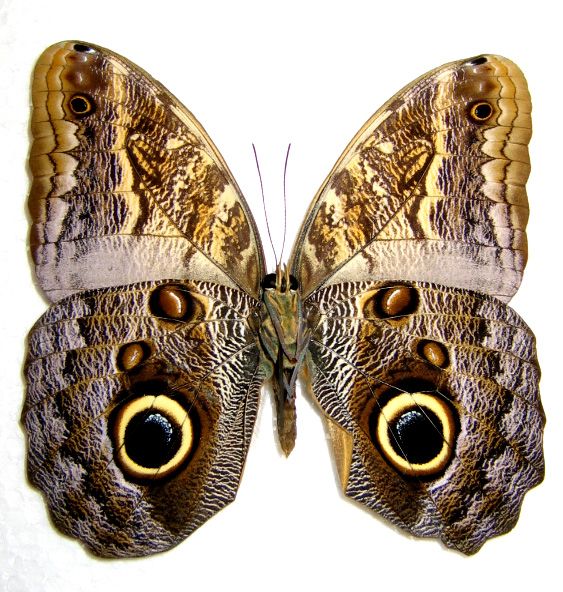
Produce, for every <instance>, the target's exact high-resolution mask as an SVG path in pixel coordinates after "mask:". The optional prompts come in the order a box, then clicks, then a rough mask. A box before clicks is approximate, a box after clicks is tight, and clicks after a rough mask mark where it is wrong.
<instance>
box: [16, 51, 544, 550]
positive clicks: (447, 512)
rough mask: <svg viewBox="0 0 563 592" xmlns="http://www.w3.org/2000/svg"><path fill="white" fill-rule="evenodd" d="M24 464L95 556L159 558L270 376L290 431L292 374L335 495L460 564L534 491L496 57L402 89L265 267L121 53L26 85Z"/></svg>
mask: <svg viewBox="0 0 563 592" xmlns="http://www.w3.org/2000/svg"><path fill="white" fill-rule="evenodd" d="M32 94H33V102H34V111H33V115H32V132H33V136H34V143H33V146H32V149H31V154H30V166H31V170H32V174H33V182H32V187H31V191H30V196H29V207H30V212H31V216H32V220H33V227H32V232H31V241H30V242H31V249H32V255H33V259H34V263H35V271H36V276H37V279H38V283H39V285H40V287H41V288H42V290H43V291H44V293H45V295H46V296H47V298H48V299H49V300H50V302H51V306H50V308H49V310H48V311H47V312H46V313H45V315H43V317H42V318H41V319H40V320H39V321H38V322H37V324H36V325H35V327H34V328H33V329H32V331H31V332H30V335H29V340H28V357H27V361H26V368H25V373H26V380H27V397H26V403H25V406H24V410H23V414H22V419H23V422H24V425H25V429H26V431H27V433H28V437H29V452H28V473H29V477H30V480H31V482H32V483H33V484H35V485H36V486H37V487H39V488H40V489H42V490H43V491H44V493H45V496H46V498H47V501H48V505H49V509H50V511H51V515H52V517H53V520H54V522H55V524H56V525H57V527H59V528H60V529H61V530H62V531H63V532H65V533H67V534H69V535H71V536H74V537H77V538H79V539H80V540H81V541H82V542H83V543H84V544H85V545H87V547H88V548H89V549H91V550H92V551H93V552H94V553H96V554H98V555H101V556H111V557H121V556H138V555H146V554H151V553H155V552H158V551H162V550H165V549H168V548H170V547H171V546H173V545H175V544H177V543H179V542H180V541H182V540H183V539H184V538H185V537H186V536H188V535H189V534H190V533H191V532H193V531H194V530H195V529H196V528H198V527H199V526H200V525H201V524H203V523H204V522H205V521H206V520H207V519H209V518H210V517H211V516H213V515H214V514H215V513H217V512H218V511H219V510H220V509H221V508H222V507H224V506H225V505H226V504H228V503H230V502H231V501H232V500H233V499H234V497H235V496H236V491H237V488H238V484H239V481H240V479H241V475H242V471H243V467H244V462H245V458H246V454H247V450H248V446H249V443H250V439H251V434H252V430H253V426H254V422H255V419H256V413H257V409H258V401H259V396H260V388H261V386H262V384H263V383H264V382H265V381H268V380H270V381H271V382H272V385H273V391H274V394H275V398H276V406H277V416H278V436H279V440H280V444H281V448H282V450H283V451H284V452H285V453H286V454H289V452H290V451H291V449H292V448H293V446H294V444H295V438H296V411H295V409H296V405H295V395H296V383H297V379H298V377H299V376H300V375H302V374H303V373H304V372H306V374H307V378H308V382H309V386H310V390H311V394H312V397H313V399H314V400H315V401H316V403H317V404H318V406H319V408H320V410H321V412H322V415H323V418H324V420H325V423H326V427H327V433H328V435H329V440H330V443H331V447H332V450H333V454H334V457H335V461H336V465H337V468H338V472H339V476H340V481H341V484H342V487H343V491H344V492H345V494H346V495H347V496H348V497H350V498H352V499H354V500H356V501H358V502H359V503H362V504H363V505H365V506H366V507H368V508H370V509H372V510H374V511H376V512H378V513H380V514H382V515H383V516H385V517H386V518H388V519H389V520H390V521H392V522H393V523H394V524H396V525H398V526H400V527H401V528H403V529H405V530H407V531H408V532H410V533H412V534H415V535H418V536H425V537H435V538H439V539H441V540H442V541H443V542H444V543H445V544H446V545H447V546H449V547H452V548H455V549H458V550H461V551H463V552H465V553H474V552H476V551H477V550H478V549H479V548H480V547H481V546H482V545H483V543H484V542H485V541H486V540H487V539H488V538H490V537H492V536H496V535H498V534H502V533H504V532H507V531H508V530H510V529H511V528H512V527H513V526H514V524H515V522H516V520H517V517H518V513H519V511H520V506H521V503H522V499H523V496H524V494H525V493H526V492H527V491H528V490H529V489H530V488H531V487H533V486H534V485H536V484H538V483H539V482H541V480H542V478H543V470H544V469H543V453H542V430H543V424H544V415H543V411H542V408H541V403H540V399H539V391H538V383H539V374H540V372H539V366H538V363H537V359H536V351H535V341H534V337H533V334H532V333H531V331H530V329H529V328H528V327H527V326H526V324H525V323H524V322H523V321H522V319H520V317H519V316H518V315H517V314H516V313H515V312H514V311H513V310H511V309H510V308H509V307H508V306H507V305H506V302H507V301H508V300H509V299H510V297H511V296H512V295H513V294H514V292H515V291H516V289H517V287H518V285H519V283H520V279H521V276H522V272H523V269H524V265H525V262H526V242H525V224H526V220H527V212H528V209H527V198H526V192H525V186H524V184H525V181H526V178H527V175H528V172H529V161H528V155H527V142H528V140H529V137H530V130H531V123H530V99H529V94H528V92H527V88H526V84H525V80H524V78H523V76H522V74H521V72H520V71H519V70H518V68H517V67H516V66H515V65H514V64H513V63H512V62H510V61H509V60H506V59H505V58H501V57H499V56H479V57H477V58H472V59H470V60H461V61H458V62H452V63H451V64H446V65H445V66H442V67H440V68H438V69H436V70H434V71H432V72H430V73H428V74H426V75H425V76H423V77H421V78H420V79H418V80H417V81H415V82H413V83H411V84H410V85H408V86H407V87H405V89H403V90H402V91H401V92H400V93H398V94H397V95H396V96H395V97H394V98H393V99H392V100H391V101H389V102H388V103H387V104H386V105H384V106H383V107H382V108H381V109H380V110H379V111H378V112H377V113H376V114H375V115H374V116H373V117H372V118H371V119H370V120H369V121H368V122H367V123H366V124H365V126H364V127H363V128H362V129H361V130H360V132H359V133H358V134H357V135H356V137H355V138H354V139H353V140H352V142H351V143H350V145H349V146H348V148H347V149H346V151H345V152H344V154H343V155H342V157H341V158H340V159H339V160H338V162H337V163H336V165H335V167H334V169H333V171H332V172H331V173H330V175H329V177H328V178H327V180H326V181H325V183H324V184H323V185H322V187H321V189H320V190H319V193H318V194H317V196H316V197H315V199H314V200H313V203H312V205H311V207H310V209H309V212H308V214H307V216H306V218H305V221H304V223H303V226H302V228H301V231H300V232H299V234H298V239H297V241H296V244H295V246H294V249H293V252H292V255H291V257H290V260H289V263H288V266H287V268H282V267H281V266H279V267H278V268H277V269H276V272H275V273H274V274H270V275H269V276H266V271H265V265H264V255H263V250H262V246H261V243H260V240H259V237H258V233H257V230H256V225H255V223H254V221H253V218H252V215H251V213H250V211H249V209H248V206H247V204H246V202H245V201H244V198H243V197H242V195H241V193H240V190H239V189H238V187H237V185H236V182H235V181H234V179H233V177H232V175H231V173H230V172H229V170H228V168H227V166H226V164H225V163H224V161H223V159H222V157H221V156H220V155H219V153H218V151H217V149H216V148H215V146H214V145H213V143H212V142H211V140H210V139H209V138H208V136H207V134H206V133H205V131H204V130H203V128H202V127H201V125H200V124H199V123H198V122H197V120H196V119H195V118H194V116H193V115H192V114H191V113H190V112H189V111H187V110H186V109H185V108H184V107H183V106H182V105H181V104H180V103H179V102H178V101H177V100H176V99H175V98H174V97H173V96H172V95H171V94H170V93H169V92H168V91H167V90H166V89H164V87H163V86H162V85H160V84H159V83H158V82H156V81H155V80H153V79H152V78H151V77H150V76H149V75H148V74H146V73H145V72H143V71H142V70H141V69H139V68H138V67H136V66H134V65H133V64H131V63H130V62H128V61H127V60H125V59H124V58H122V57H120V56H118V55H116V54H114V53H112V52H110V51H108V50H105V49H103V48H100V47H96V46H92V45H87V44H84V43H82V42H74V41H70V42H63V43H60V44H56V45H54V46H52V47H51V48H48V49H47V50H46V51H45V53H44V54H43V56H42V57H41V58H40V60H39V62H38V65H37V67H36V70H35V75H34V86H33V93H32Z"/></svg>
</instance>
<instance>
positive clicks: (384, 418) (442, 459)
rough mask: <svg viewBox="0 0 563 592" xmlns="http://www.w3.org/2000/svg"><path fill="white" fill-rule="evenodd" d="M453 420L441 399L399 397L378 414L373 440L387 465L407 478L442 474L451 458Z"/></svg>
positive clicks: (451, 410) (424, 396)
mask: <svg viewBox="0 0 563 592" xmlns="http://www.w3.org/2000/svg"><path fill="white" fill-rule="evenodd" d="M456 432H457V427H456V420H455V415H454V412H453V409H452V408H451V405H450V403H449V402H447V401H446V400H445V399H444V398H442V397H439V396H436V395H431V394H427V393H420V392H417V393H400V394H398V395H396V396H393V397H391V398H390V399H389V400H388V401H387V402H386V403H384V404H383V406H382V408H381V409H379V410H378V412H377V415H376V417H375V420H374V421H373V423H372V438H373V440H374V442H375V444H376V445H377V447H378V448H379V450H380V451H381V453H382V455H383V457H384V458H385V459H386V460H387V462H388V463H389V464H390V465H391V466H392V467H394V468H395V469H396V470H397V471H399V472H400V473H402V474H403V475H405V476H407V477H421V478H424V477H430V476H434V475H437V474H439V473H441V472H442V471H443V470H444V469H445V468H446V466H447V465H448V463H449V461H450V460H451V458H452V456H453V454H454V447H455V439H456Z"/></svg>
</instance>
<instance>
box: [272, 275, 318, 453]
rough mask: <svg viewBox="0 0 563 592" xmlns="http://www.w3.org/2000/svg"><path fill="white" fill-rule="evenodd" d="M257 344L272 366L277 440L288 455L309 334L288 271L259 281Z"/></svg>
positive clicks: (295, 288) (295, 285) (295, 284)
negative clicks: (300, 375)
mask: <svg viewBox="0 0 563 592" xmlns="http://www.w3.org/2000/svg"><path fill="white" fill-rule="evenodd" d="M262 302H263V303H264V307H263V309H262V315H261V325H260V341H261V343H262V346H263V350H264V353H265V355H266V357H267V358H268V361H269V362H270V363H271V366H272V383H273V387H274V393H275V395H276V406H277V425H278V438H279V441H280V445H281V447H282V450H283V451H284V453H285V454H286V455H288V454H289V453H290V452H291V451H292V450H293V447H294V445H295V437H296V434H297V431H296V423H295V419H296V412H295V383H296V380H297V377H298V375H299V371H300V369H301V366H302V364H303V360H304V359H305V352H306V350H307V342H308V331H307V325H306V322H305V320H304V318H303V313H302V307H301V299H300V296H299V291H298V285H297V280H295V278H294V277H293V276H290V275H289V272H288V270H287V268H285V267H284V268H283V269H282V268H281V267H280V266H279V265H278V267H277V268H276V272H275V273H272V274H268V275H267V276H265V278H264V280H263V281H262Z"/></svg>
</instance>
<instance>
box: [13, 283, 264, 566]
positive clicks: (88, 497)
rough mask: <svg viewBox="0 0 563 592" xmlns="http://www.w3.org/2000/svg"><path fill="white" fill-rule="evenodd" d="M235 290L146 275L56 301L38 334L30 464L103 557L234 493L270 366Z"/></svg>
mask: <svg viewBox="0 0 563 592" xmlns="http://www.w3.org/2000/svg"><path fill="white" fill-rule="evenodd" d="M254 304H255V303H254V301H253V299H252V298H251V297H249V296H247V295H245V294H243V293H241V292H240V291H239V290H236V289H231V288H228V287H225V286H218V285H216V284H210V283H205V282H173V283H170V282H147V283H141V284H132V285H129V286H125V287H119V288H109V289H105V290H92V291H87V292H83V293H80V294H76V295H74V296H71V297H68V298H65V299H63V300H61V301H60V302H58V303H56V304H55V305H53V306H52V307H51V308H50V309H49V311H48V312H47V313H45V315H44V316H43V317H42V318H41V319H40V320H39V321H38V323H37V324H36V326H35V327H34V328H33V330H32V332H31V333H30V336H29V354H28V360H27V363H26V371H25V373H26V378H27V382H28V391H27V399H26V404H25V409H24V413H23V419H24V425H25V427H26V429H27V431H28V433H29V435H30V438H29V456H28V473H29V476H30V480H31V481H32V483H34V484H35V485H36V486H38V487H40V488H41V489H42V490H43V491H44V492H45V494H46V497H47V500H48V502H49V506H50V510H51V515H52V517H53V519H54V522H55V524H56V525H57V526H58V527H59V528H60V529H61V530H63V531H64V532H66V533H67V534H70V535H72V536H75V537H78V538H80V539H81V540H82V541H83V542H84V543H85V544H86V545H87V546H88V547H89V548H90V549H91V550H92V551H93V552H95V553H96V554H98V555H101V556H106V557H107V556H138V555H146V554H149V553H154V552H157V551H162V550H164V549H167V548H169V547H170V546H173V545H175V544H177V543H178V542H180V541H181V540H183V539H184V538H185V537H186V536H188V535H189V534H190V533H191V532H192V531H193V530H194V529H195V528H197V527H198V526H199V525H200V524H201V523H203V522H204V521H205V520H207V519H208V518H210V517H211V516H212V515H213V514H215V513H216V512H217V511H219V510H220V509H221V508H222V507H224V506H225V505H226V504H228V503H230V502H231V501H232V500H233V499H234V497H235V495H236V491H237V489H238V484H239V480H240V477H241V473H242V468H243V465H244V460H245V457H246V452H247V449H248V445H249V442H250V437H251V434H252V428H253V425H254V420H255V417H256V410H257V406H258V396H259V391H260V386H261V383H262V382H263V380H264V375H263V373H262V372H261V369H260V363H259V362H260V352H259V349H258V347H257V343H256V336H255V333H254V332H253V331H252V330H250V328H249V326H248V323H247V317H248V316H249V315H250V310H251V308H252V307H253V306H254Z"/></svg>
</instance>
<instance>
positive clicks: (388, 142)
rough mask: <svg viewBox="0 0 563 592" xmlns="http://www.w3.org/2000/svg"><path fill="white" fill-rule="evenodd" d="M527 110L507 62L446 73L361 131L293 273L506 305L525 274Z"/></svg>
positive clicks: (403, 96) (317, 208) (429, 77)
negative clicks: (464, 292)
mask: <svg viewBox="0 0 563 592" xmlns="http://www.w3.org/2000/svg"><path fill="white" fill-rule="evenodd" d="M530 112H531V104H530V96H529V93H528V89H527V86H526V81H525V79H524V77H523V75H522V73H521V72H520V70H519V69H518V67H517V66H516V65H515V64H513V63H512V62H510V61H509V60H507V59H505V58H502V57H499V56H492V55H488V56H479V57H477V58H473V59H470V60H464V61H458V62H452V63H450V64H447V65H445V66H442V67H440V68H438V69H436V70H434V71H432V72H430V73H428V74H426V75H425V76H422V77H421V78H420V79H418V80H416V81H415V82H413V83H412V84H410V85H408V86H407V87H405V88H404V89H403V90H402V91H401V92H400V93H398V94H397V95H396V96H395V97H393V99H391V100H390V101H389V102H388V103H387V104H385V105H384V106H383V107H382V108H381V109H380V110H379V111H378V112H377V113H376V114H375V115H374V116H373V117H372V118H371V119H370V120H369V121H368V122H367V123H366V124H365V125H364V126H363V128H362V129H361V130H360V132H359V133H358V134H357V135H356V137H355V138H354V139H353V140H352V142H351V143H350V145H349V146H348V148H347V149H346V151H345V152H344V154H343V155H342V157H341V158H340V160H339V161H338V162H337V163H336V165H335V167H334V169H333V170H332V172H331V173H330V175H329V176H328V178H327V180H326V181H325V183H324V184H323V186H322V187H321V189H320V191H319V193H318V194H317V196H316V198H315V200H314V202H313V204H312V206H311V208H310V210H309V212H308V215H307V217H306V219H305V222H304V225H303V227H302V229H301V232H300V235H299V238H298V240H297V243H296V245H295V248H294V252H293V255H292V260H291V269H292V273H293V275H295V276H296V277H297V278H298V279H299V280H300V283H301V286H302V290H303V292H304V294H305V295H308V294H310V293H311V292H313V291H314V289H315V288H317V287H319V286H321V285H327V284H332V283H338V282H342V281H357V280H375V279H383V280H410V281H424V282H434V283H439V284H443V285H448V286H452V287H459V288H468V289H472V290H476V291H480V292H484V293H486V294H491V295H494V296H497V297H498V298H500V299H502V300H504V301H508V300H509V299H510V297H511V296H512V295H513V294H514V292H515V291H516V290H517V288H518V286H519V284H520V280H521V276H522V272H523V269H524V266H525V264H526V236H525V226H526V222H527V218H528V205H527V197H526V190H525V182H526V180H527V178H528V174H529V170H530V166H529V159H528V149H527V144H528V141H529V139H530V135H531V119H530Z"/></svg>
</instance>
